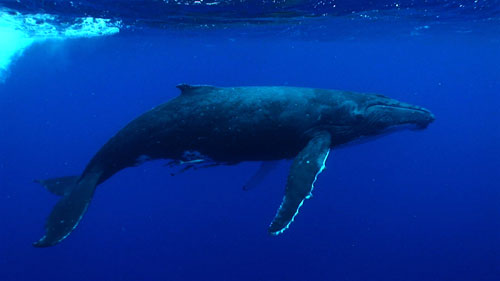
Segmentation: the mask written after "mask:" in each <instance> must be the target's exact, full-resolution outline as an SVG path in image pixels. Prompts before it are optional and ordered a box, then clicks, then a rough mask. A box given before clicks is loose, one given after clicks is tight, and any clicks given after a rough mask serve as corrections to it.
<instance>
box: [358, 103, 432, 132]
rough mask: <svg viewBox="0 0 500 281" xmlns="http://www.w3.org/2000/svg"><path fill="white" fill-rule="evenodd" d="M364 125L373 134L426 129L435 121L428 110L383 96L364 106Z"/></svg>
mask: <svg viewBox="0 0 500 281" xmlns="http://www.w3.org/2000/svg"><path fill="white" fill-rule="evenodd" d="M362 109H363V110H362V120H363V122H362V123H363V124H364V125H366V126H367V127H369V128H371V130H370V131H372V132H371V133H373V134H379V133H382V132H385V131H389V130H393V129H402V128H410V129H425V128H427V126H428V125H429V124H430V123H432V122H433V121H434V119H435V117H434V115H433V114H432V113H431V112H430V111H429V110H427V109H425V108H423V107H420V106H416V105H412V104H408V103H404V102H400V101H398V100H395V99H391V98H388V97H385V96H382V95H372V96H371V98H369V99H367V100H365V102H364V104H363V106H362Z"/></svg>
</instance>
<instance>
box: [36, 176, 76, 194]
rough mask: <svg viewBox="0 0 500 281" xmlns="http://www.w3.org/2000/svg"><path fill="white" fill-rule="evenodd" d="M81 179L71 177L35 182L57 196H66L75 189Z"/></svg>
mask: <svg viewBox="0 0 500 281" xmlns="http://www.w3.org/2000/svg"><path fill="white" fill-rule="evenodd" d="M79 178H80V176H69V177H62V178H55V179H48V180H35V182H36V183H39V184H41V185H43V187H45V188H46V189H47V190H48V191H50V192H51V193H53V194H55V195H59V196H64V195H65V194H68V193H69V192H71V190H73V189H74V187H75V186H76V182H77V181H78V179H79Z"/></svg>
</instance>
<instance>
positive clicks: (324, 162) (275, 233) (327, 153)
mask: <svg viewBox="0 0 500 281" xmlns="http://www.w3.org/2000/svg"><path fill="white" fill-rule="evenodd" d="M329 154H330V149H328V150H327V152H326V155H325V158H323V161H322V163H321V167H320V168H319V170H318V172H317V173H316V175H315V176H314V180H313V182H312V184H311V192H310V194H309V195H307V196H306V197H305V198H304V199H303V200H302V201H300V203H299V206H298V207H297V210H296V211H295V214H294V215H293V216H292V218H291V219H290V221H289V222H288V223H287V224H286V225H285V226H284V227H283V228H282V229H280V230H278V231H275V232H271V234H272V235H275V236H276V235H280V234H281V233H283V232H284V231H285V230H287V229H288V227H290V224H292V222H293V220H294V219H295V216H297V214H298V213H299V209H300V207H302V204H304V201H305V200H306V199H309V198H311V196H312V191H313V189H314V183H315V182H316V180H317V179H318V175H319V174H320V173H321V172H322V171H323V170H324V169H325V168H326V159H327V158H328V155H329ZM285 200H286V195H285V196H284V197H283V201H282V202H281V205H280V207H279V208H278V213H279V211H280V210H281V208H282V207H283V204H285ZM271 224H272V223H271Z"/></svg>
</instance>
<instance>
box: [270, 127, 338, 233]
mask: <svg viewBox="0 0 500 281" xmlns="http://www.w3.org/2000/svg"><path fill="white" fill-rule="evenodd" d="M330 144H331V136H330V134H329V133H327V132H322V133H319V134H317V135H316V136H314V137H313V138H312V139H311V140H310V141H309V143H308V144H307V145H306V147H305V148H304V149H302V151H301V152H299V154H298V155H297V157H295V160H294V162H293V164H292V167H291V168H290V174H289V175H288V180H287V185H286V190H285V197H284V198H283V202H282V203H281V206H280V207H279V209H278V213H277V214H276V217H275V218H274V220H273V221H272V223H271V225H270V226H269V233H270V234H273V235H278V234H281V233H282V232H283V231H285V230H286V229H287V228H288V226H289V225H290V224H291V223H292V221H293V219H294V218H295V216H296V215H297V213H298V211H299V208H300V206H302V204H303V203H304V200H305V199H308V198H309V197H310V196H311V192H312V190H313V188H314V182H315V181H316V178H317V176H318V175H319V173H321V171H323V169H324V168H325V162H326V159H327V158H328V153H329V152H330Z"/></svg>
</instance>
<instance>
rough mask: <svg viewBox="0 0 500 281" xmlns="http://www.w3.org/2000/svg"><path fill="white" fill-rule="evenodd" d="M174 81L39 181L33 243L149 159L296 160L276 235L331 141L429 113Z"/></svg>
mask: <svg viewBox="0 0 500 281" xmlns="http://www.w3.org/2000/svg"><path fill="white" fill-rule="evenodd" d="M177 88H179V89H180V91H181V94H180V95H179V96H177V97H175V98H173V99H172V100H170V101H167V102H166V103H163V104H161V105H159V106H157V107H155V108H153V109H151V110H149V111H148V112H146V113H144V114H142V115H140V116H139V117H137V118H136V119H134V120H132V121H131V122H130V123H129V124H128V125H126V126H125V127H124V128H123V129H121V130H120V131H118V133H116V135H115V136H113V137H112V138H111V139H109V140H108V141H107V142H106V143H105V144H104V145H103V146H102V148H101V149H100V150H99V151H98V152H97V153H96V154H95V155H94V157H93V158H92V159H91V160H90V162H89V163H88V164H87V166H86V167H85V169H84V170H83V172H82V173H81V174H80V175H77V176H66V177H61V178H55V179H48V180H38V181H37V182H39V183H40V184H42V185H43V186H44V187H45V188H47V189H48V190H49V191H50V192H52V193H54V194H56V195H59V196H61V199H60V200H59V201H58V202H57V204H56V205H55V206H54V208H53V210H52V212H51V213H50V215H49V217H48V219H47V222H46V225H45V235H43V237H42V238H41V239H39V240H38V241H37V242H35V243H33V245H34V246H36V247H48V246H53V245H56V244H58V243H59V242H61V241H62V240H64V239H65V238H66V237H67V236H68V235H69V234H70V233H71V232H72V231H73V230H74V229H75V228H76V226H77V225H78V223H79V222H80V220H81V219H82V217H83V215H84V214H85V212H86V211H87V208H88V206H89V203H90V201H91V199H92V197H93V195H94V191H95V189H96V187H97V186H98V185H99V184H101V183H103V182H104V181H106V180H107V179H108V178H110V177H111V176H113V175H114V174H115V173H117V172H118V171H120V170H122V169H124V168H126V167H132V166H136V165H138V164H140V163H142V162H144V161H147V160H154V159H167V160H171V161H173V162H172V163H174V164H184V165H186V167H191V166H195V165H208V166H210V165H224V164H225V165H232V164H237V163H240V162H244V161H263V162H267V161H269V162H272V161H278V160H281V159H294V160H293V163H292V165H291V168H290V172H289V175H288V179H287V182H286V188H285V192H284V193H285V194H284V197H283V200H282V203H281V205H280V206H279V208H278V211H277V213H276V215H275V217H274V219H273V220H272V222H271V224H270V226H269V229H268V231H269V233H270V234H272V235H278V234H280V233H282V232H283V231H284V230H286V229H287V228H288V227H289V226H290V224H291V223H292V221H293V220H294V218H295V216H296V215H297V213H298V210H299V208H300V207H301V206H302V204H303V203H304V201H305V199H308V198H309V197H310V196H311V192H312V191H313V188H314V183H315V181H316V178H317V177H318V175H319V174H320V173H321V171H323V169H324V168H325V162H326V159H327V158H328V154H329V152H330V149H332V148H335V147H338V146H340V145H343V144H347V143H349V142H351V141H354V140H357V139H360V138H364V137H370V136H376V135H380V134H382V133H385V132H387V131H394V129H395V128H403V127H408V126H410V127H414V128H416V129H424V128H426V127H427V126H428V125H429V124H430V123H431V122H432V121H434V115H433V114H432V113H431V112H430V111H429V110H427V109H425V108H422V107H419V106H415V105H411V104H407V103H403V102H399V101H397V100H394V99H391V98H388V97H385V96H383V95H378V94H364V93H356V92H349V91H338V90H326V89H313V88H299V87H279V86H274V87H273V86H271V87H226V88H222V87H214V86H208V85H187V84H181V85H178V86H177ZM203 163H205V164H203ZM263 167H265V165H263ZM258 173H261V174H265V173H264V172H262V171H261V172H258ZM260 177H261V176H260V175H257V176H256V178H257V180H253V181H258V178H260Z"/></svg>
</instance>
